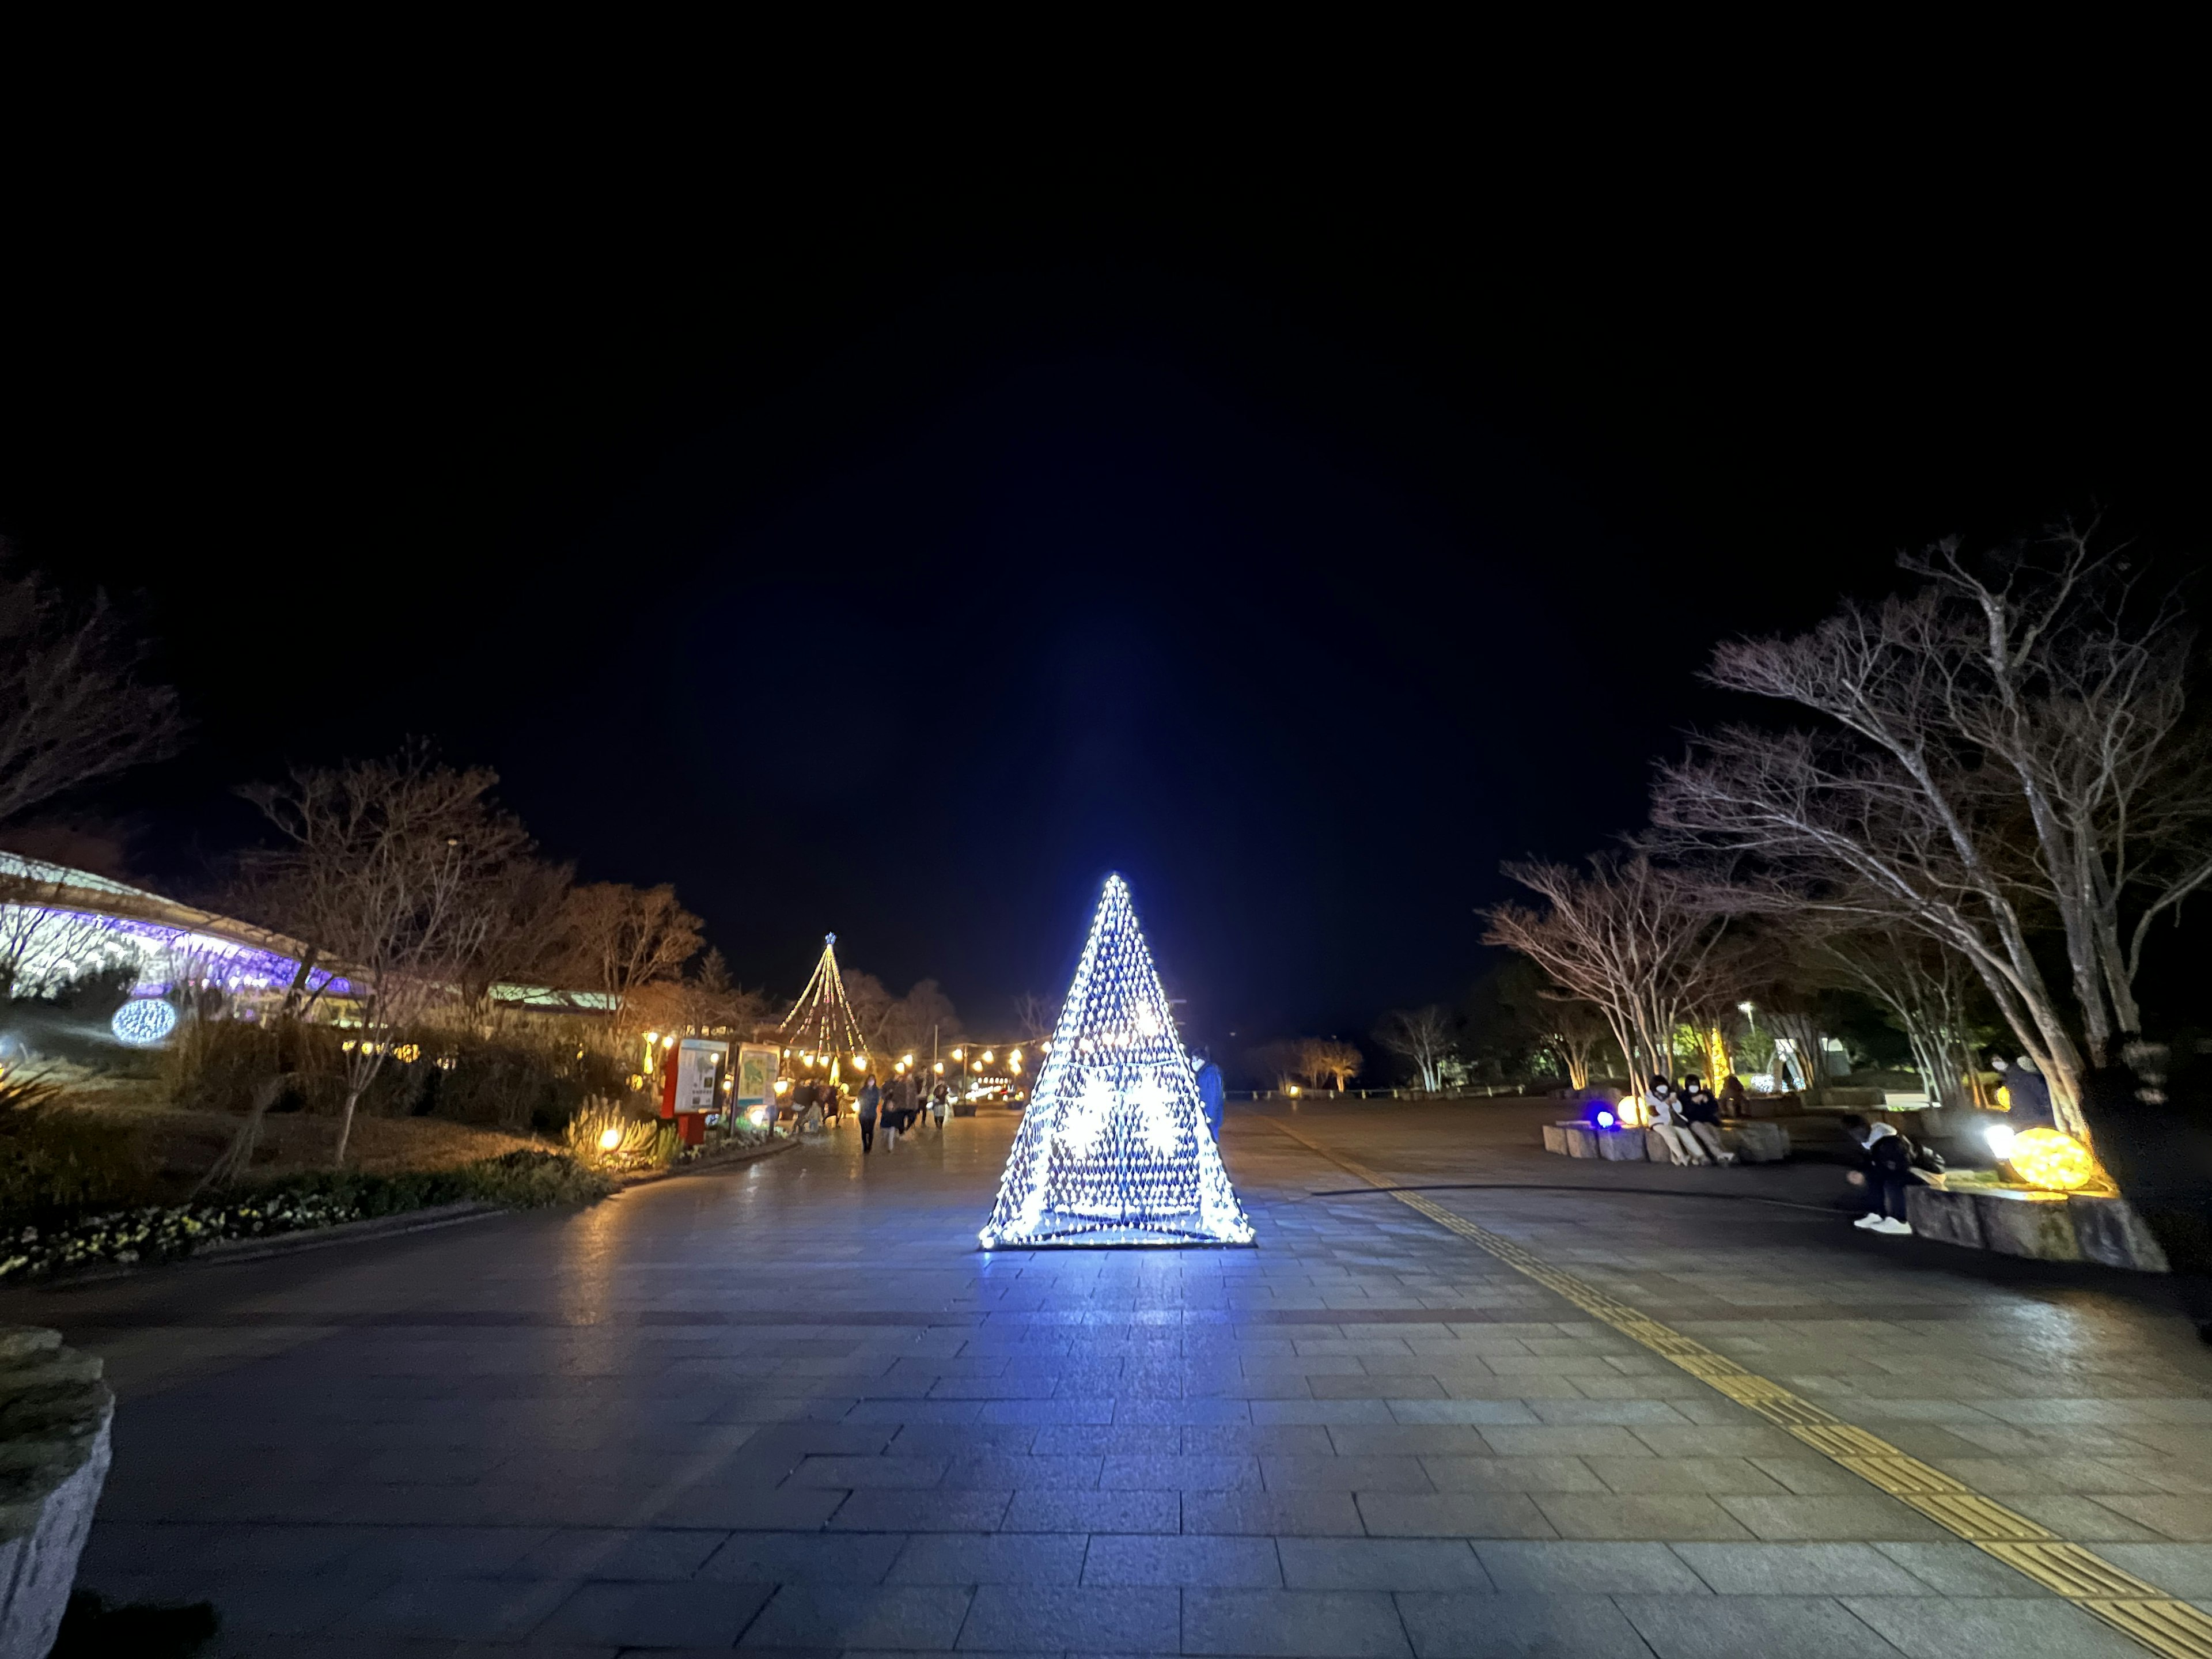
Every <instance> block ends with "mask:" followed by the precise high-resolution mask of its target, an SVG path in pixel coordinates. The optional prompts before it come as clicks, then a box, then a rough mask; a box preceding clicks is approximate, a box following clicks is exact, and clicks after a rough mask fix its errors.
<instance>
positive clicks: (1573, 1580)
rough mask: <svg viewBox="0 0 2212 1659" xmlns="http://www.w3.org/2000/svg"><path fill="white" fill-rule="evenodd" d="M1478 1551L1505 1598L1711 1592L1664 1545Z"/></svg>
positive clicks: (1494, 1546)
mask: <svg viewBox="0 0 2212 1659" xmlns="http://www.w3.org/2000/svg"><path fill="white" fill-rule="evenodd" d="M1474 1553H1475V1557H1476V1559H1478V1560H1480V1562H1481V1563H1482V1567H1483V1571H1486V1573H1488V1574H1489V1575H1490V1577H1491V1581H1492V1583H1495V1584H1496V1585H1497V1586H1498V1590H1499V1592H1500V1593H1501V1594H1510V1595H1611V1594H1613V1593H1616V1592H1618V1593H1621V1594H1654V1593H1660V1594H1666V1595H1708V1594H1710V1593H1711V1591H1710V1589H1709V1588H1708V1586H1707V1585H1706V1583H1705V1581H1704V1580H1703V1579H1702V1578H1700V1577H1698V1575H1697V1574H1696V1573H1694V1572H1692V1571H1691V1570H1690V1568H1689V1566H1688V1565H1687V1564H1686V1563H1685V1562H1684V1561H1683V1560H1682V1559H1681V1558H1680V1556H1678V1555H1676V1554H1674V1553H1673V1552H1672V1551H1670V1550H1669V1549H1668V1547H1666V1546H1665V1545H1664V1544H1635V1543H1629V1544H1592V1543H1583V1542H1579V1541H1543V1542H1538V1541H1528V1542H1519V1541H1504V1540H1500V1541H1486V1542H1481V1543H1478V1544H1476V1545H1475V1546H1474Z"/></svg>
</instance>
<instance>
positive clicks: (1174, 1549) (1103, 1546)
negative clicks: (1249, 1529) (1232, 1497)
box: [1081, 1533, 1309, 1589]
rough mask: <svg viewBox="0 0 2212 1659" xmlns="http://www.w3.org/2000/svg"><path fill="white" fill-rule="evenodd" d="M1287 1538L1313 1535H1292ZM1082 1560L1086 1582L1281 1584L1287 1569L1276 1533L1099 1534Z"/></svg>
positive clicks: (1227, 1585) (1232, 1586) (1269, 1586)
mask: <svg viewBox="0 0 2212 1659" xmlns="http://www.w3.org/2000/svg"><path fill="white" fill-rule="evenodd" d="M1285 1542H1286V1543H1300V1542H1309V1541H1306V1540H1297V1539H1290V1540H1285ZM1090 1543H1091V1549H1090V1553H1089V1555H1088V1556H1087V1557H1084V1558H1082V1559H1081V1566H1082V1572H1083V1582H1084V1583H1085V1584H1086V1585H1091V1586H1106V1585H1116V1584H1146V1585H1166V1584H1173V1585H1200V1586H1212V1587H1214V1588H1218V1589H1279V1588H1280V1587H1281V1586H1282V1583H1283V1571H1282V1567H1281V1565H1280V1563H1279V1560H1278V1559H1277V1557H1276V1543H1277V1541H1276V1540H1274V1539H1273V1538H1243V1537H1234V1536H1226V1535H1218V1534H1213V1535H1209V1534H1142V1533H1139V1534H1097V1535H1095V1536H1093V1537H1092V1538H1091V1541H1090Z"/></svg>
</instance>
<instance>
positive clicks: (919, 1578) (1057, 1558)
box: [885, 1532, 1089, 1584]
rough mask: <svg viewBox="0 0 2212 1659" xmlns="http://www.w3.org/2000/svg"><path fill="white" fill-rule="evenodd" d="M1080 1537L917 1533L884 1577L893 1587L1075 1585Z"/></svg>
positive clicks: (1080, 1556) (1084, 1542) (1081, 1555)
mask: <svg viewBox="0 0 2212 1659" xmlns="http://www.w3.org/2000/svg"><path fill="white" fill-rule="evenodd" d="M1088 1542H1089V1541H1088V1540H1087V1539H1085V1537H1084V1536H1083V1534H1080V1533H1048V1532H1046V1533H1018V1532H1002V1533H918V1534H915V1536H914V1537H912V1538H909V1539H908V1540H907V1542H906V1547H905V1548H904V1549H902V1550H901V1551H900V1552H899V1555H898V1559H896V1561H894V1562H893V1563H892V1564H891V1568H890V1572H889V1573H888V1574H886V1575H885V1578H886V1581H887V1582H889V1583H894V1584H1073V1583H1077V1582H1079V1580H1080V1579H1081V1578H1082V1577H1083V1559H1084V1551H1085V1547H1086V1545H1087V1544H1088Z"/></svg>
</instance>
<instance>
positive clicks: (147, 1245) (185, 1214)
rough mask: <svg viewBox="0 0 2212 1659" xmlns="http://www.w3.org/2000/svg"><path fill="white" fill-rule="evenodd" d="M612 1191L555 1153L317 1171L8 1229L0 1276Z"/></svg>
mask: <svg viewBox="0 0 2212 1659" xmlns="http://www.w3.org/2000/svg"><path fill="white" fill-rule="evenodd" d="M613 1190H614V1183H613V1182H611V1181H610V1180H609V1179H608V1178H607V1177H606V1176H604V1175H601V1174H599V1172H597V1171H595V1170H586V1169H585V1168H583V1167H582V1166H580V1164H577V1163H576V1161H575V1160H574V1158H565V1157H563V1156H562V1155H561V1154H560V1153H558V1152H509V1153H507V1155H506V1156H505V1157H503V1158H484V1159H482V1160H480V1161H479V1162H477V1163H474V1164H462V1165H460V1166H459V1167H458V1168H456V1169H451V1170H431V1171H428V1172H426V1173H422V1174H416V1175H400V1176H369V1175H346V1174H331V1175H313V1176H299V1177H297V1178H295V1179H293V1180H289V1181H284V1182H276V1183H274V1184H272V1185H270V1186H268V1187H264V1188H260V1189H259V1190H258V1191H257V1192H254V1193H252V1194H248V1195H246V1196H244V1197H240V1198H237V1199H232V1200H225V1201H224V1202H222V1203H218V1204H179V1205H168V1206H152V1207H149V1208H144V1209H137V1210H123V1211H112V1212H106V1213H104V1214H99V1215H91V1216H86V1217H83V1218H81V1219H78V1220H76V1221H72V1222H70V1223H68V1224H67V1225H61V1226H40V1225H24V1226H11V1227H10V1228H9V1230H8V1233H7V1236H6V1237H0V1279H9V1278H38V1277H41V1276H43V1275H45V1274H46V1273H52V1272H55V1271H56V1270H58V1269H61V1268H67V1267H83V1266H87V1265H88V1264H91V1263H94V1262H100V1261H121V1262H134V1261H167V1260H172V1259H174V1258H177V1257H181V1256H186V1255H191V1253H192V1252H193V1251H194V1250H195V1249H198V1248H199V1247H200V1246H202V1245H204V1244H210V1243H215V1242H216V1241H217V1240H219V1239H226V1238H254V1237H264V1236H268V1235H274V1234H278V1233H290V1232H303V1231H308V1230H310V1229H313V1228H318V1227H329V1226H334V1225H337V1223H339V1222H342V1221H362V1220H367V1219H369V1218H372V1217H376V1216H386V1215H400V1214H404V1213H405V1212H408V1211H410V1210H420V1209H427V1208H428V1207H430V1206H434V1205H439V1204H457V1203H460V1202H463V1201H465V1200H476V1201H477V1202H479V1203H485V1204H499V1205H503V1206H507V1207H508V1208H510V1209H537V1208H542V1207H544V1206H547V1205H551V1204H586V1203H590V1202H592V1201H594V1200H598V1199H601V1198H604V1197H605V1196H606V1195H607V1194H609V1193H610V1192H611V1191H613Z"/></svg>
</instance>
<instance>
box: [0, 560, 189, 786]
mask: <svg viewBox="0 0 2212 1659" xmlns="http://www.w3.org/2000/svg"><path fill="white" fill-rule="evenodd" d="M5 552H6V550H5V548H4V546H0V557H4V555H5ZM143 654H144V653H143V648H142V647H140V646H139V645H138V644H137V642H136V641H133V640H132V639H131V637H130V636H129V635H128V633H127V632H126V631H125V628H124V626H123V623H122V622H121V619H120V618H118V617H117V616H116V614H115V612H114V611H112V610H111V609H110V608H109V606H108V604H107V600H106V596H105V595H102V596H101V597H100V598H97V599H94V601H93V603H92V605H91V608H90V609H89V610H87V611H71V610H70V608H69V607H68V606H67V605H64V603H63V601H62V599H61V596H60V595H59V594H58V593H56V592H54V591H53V589H52V588H51V587H48V586H46V584H45V583H44V582H42V581H40V580H39V578H38V577H37V576H35V575H23V576H15V577H9V576H6V575H4V574H0V821H5V820H7V819H9V818H14V817H18V816H20V815H21V814H22V813H24V812H26V811H29V810H30V809H31V808H32V807H33V806H36V805H39V804H40V802H41V801H46V800H50V799H52V798H53V797H55V796H57V795H59V794H61V793H64V792H65V791H67V790H70V789H74V788H76V787H77V786H78V785H79V784H82V783H88V782H90V781H92V780H94V778H101V777H106V776H107V775H110V774H111V773H115V772H120V771H122V770H124V769H125V768H128V767H132V766H137V765H138V764H139V763H142V762H144V761H150V760H159V759H160V758H161V757H163V756H164V755H167V754H169V753H171V752H173V750H174V749H175V748H176V745H177V741H178V739H179V737H180V736H181V735H182V733H183V731H184V722H183V720H182V719H181V718H180V717H179V714H178V713H177V700H176V694H175V693H173V691H171V690H168V689H167V687H165V686H157V685H148V684H143V682H141V681H140V680H139V679H138V678H137V677H136V671H137V665H138V662H139V659H140V658H141V657H142V656H143Z"/></svg>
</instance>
